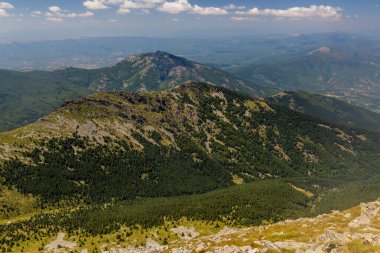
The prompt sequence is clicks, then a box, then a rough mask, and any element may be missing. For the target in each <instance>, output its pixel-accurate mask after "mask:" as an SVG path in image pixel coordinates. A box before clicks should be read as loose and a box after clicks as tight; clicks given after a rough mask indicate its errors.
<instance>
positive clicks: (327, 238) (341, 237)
mask: <svg viewBox="0 0 380 253" xmlns="http://www.w3.org/2000/svg"><path fill="white" fill-rule="evenodd" d="M318 241H319V242H322V243H336V244H339V245H344V244H346V243H348V242H350V241H351V239H350V238H349V235H348V234H342V233H338V232H335V231H333V230H329V229H328V230H326V231H325V232H324V233H323V234H322V235H320V236H319V238H318Z"/></svg>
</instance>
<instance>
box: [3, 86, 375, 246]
mask: <svg viewBox="0 0 380 253" xmlns="http://www.w3.org/2000/svg"><path fill="white" fill-rule="evenodd" d="M0 140H1V141H2V144H3V145H2V146H0V151H1V154H2V163H1V165H0V166H1V167H0V178H1V179H2V184H3V185H4V187H7V188H4V189H3V191H4V190H7V191H8V190H9V191H11V192H12V193H14V194H15V196H16V193H17V194H20V193H22V194H24V195H23V197H25V198H26V199H28V198H30V199H31V201H30V202H27V201H26V199H21V200H20V201H19V202H20V203H27V205H26V208H24V209H22V210H20V212H19V213H20V214H22V213H23V212H25V213H26V212H28V210H30V211H33V209H34V211H41V213H39V214H37V215H33V216H32V217H31V218H30V219H26V220H20V219H17V218H15V222H14V223H11V224H6V225H5V224H4V225H1V226H0V243H1V244H2V245H4V246H5V248H6V249H7V250H8V248H13V249H14V248H17V247H19V246H20V247H22V246H21V245H25V244H24V243H28V242H33V243H38V244H41V245H42V243H44V242H46V241H44V240H46V238H51V237H52V236H54V235H56V234H57V233H58V232H60V231H66V232H67V233H68V234H69V235H75V236H78V237H81V241H82V239H83V238H88V237H93V236H100V235H103V234H114V233H118V231H121V229H124V228H125V227H128V228H132V230H133V233H135V232H136V231H138V232H139V233H140V234H141V231H142V230H144V229H145V228H151V227H158V226H165V224H166V222H174V223H175V222H177V221H178V220H181V219H182V218H187V219H189V220H201V221H204V222H211V223H212V224H219V223H220V224H228V225H233V226H240V225H253V224H255V225H257V224H261V223H268V222H269V223H270V222H274V221H279V220H282V219H287V218H296V217H301V216H308V215H312V214H316V213H320V212H324V211H327V210H331V209H336V208H343V207H346V206H350V205H351V204H352V205H354V204H357V202H358V200H360V199H361V195H362V194H366V195H367V197H366V198H363V199H366V200H367V199H368V200H369V199H372V198H376V197H377V196H378V195H377V193H378V191H377V190H376V189H377V188H378V187H377V186H378V182H379V181H380V180H377V179H376V178H373V179H372V180H373V181H371V180H368V181H365V182H368V185H371V186H369V187H368V188H360V187H356V186H355V185H358V186H359V185H360V183H359V181H362V180H367V178H370V177H373V176H374V175H379V169H378V166H377V165H378V161H379V158H380V157H379V155H378V150H379V146H380V139H379V136H378V135H377V134H375V133H371V132H369V131H366V130H358V129H351V128H345V127H337V126H335V125H333V124H329V123H324V122H321V121H320V120H319V119H317V118H315V117H311V116H307V115H305V114H302V113H299V112H296V111H293V110H290V109H288V108H285V107H281V106H277V105H270V104H267V103H266V102H265V101H262V100H255V99H252V98H249V97H247V96H243V95H240V94H237V93H235V92H232V91H230V90H227V89H223V88H218V87H215V86H212V85H208V84H199V83H194V82H187V83H185V84H182V85H180V86H177V87H175V88H172V89H169V90H167V91H161V92H153V93H123V92H114V93H96V94H92V95H90V96H88V97H86V98H84V99H80V100H73V101H69V102H66V103H65V105H64V106H63V107H62V108H61V109H59V110H57V111H56V112H54V113H53V114H51V115H50V116H48V117H45V118H44V119H43V120H41V121H38V122H36V123H34V124H32V125H29V126H26V127H23V128H20V129H18V130H17V131H12V132H7V133H2V134H0ZM10 140H11V141H10ZM353 178H355V179H356V180H358V182H352V179H353ZM233 184H242V185H239V186H233ZM350 184H352V185H354V186H355V187H352V186H350ZM334 188H336V189H339V191H337V192H335V191H333V190H332V189H334ZM307 191H309V192H307ZM339 192H341V195H339ZM339 198H344V201H343V200H341V201H340V202H341V204H336V203H335V202H336V201H337V199H339ZM52 210H53V211H52ZM54 210H55V211H54ZM2 212H3V213H2V216H3V217H5V215H6V213H5V212H6V210H5V211H4V210H3V211H2ZM14 216H15V213H11V212H9V213H8V217H14ZM26 217H28V216H26ZM215 226H217V225H215ZM128 231H129V230H128ZM128 233H129V232H128ZM123 238H124V236H123ZM165 238H166V237H165ZM161 239H162V243H164V242H168V240H169V239H168V238H166V241H165V240H164V238H161ZM116 240H117V239H116ZM17 244H19V246H17ZM39 247H42V246H39ZM42 248H43V247H42Z"/></svg>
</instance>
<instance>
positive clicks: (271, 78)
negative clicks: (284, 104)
mask: <svg viewBox="0 0 380 253" xmlns="http://www.w3.org/2000/svg"><path fill="white" fill-rule="evenodd" d="M229 71H230V72H231V73H233V74H235V75H237V76H240V77H242V78H245V79H247V80H251V81H253V82H257V83H260V84H261V85H267V86H268V87H272V88H273V89H277V90H280V91H281V90H282V91H283V90H293V91H298V90H304V91H309V92H313V93H318V94H322V95H328V96H334V97H336V98H339V99H341V100H343V101H346V102H348V103H350V104H353V105H359V106H361V107H365V108H367V109H371V110H374V111H376V110H379V108H380V85H379V81H380V57H379V56H378V55H376V54H373V55H371V56H369V55H368V54H365V53H357V52H355V51H346V50H342V49H340V48H333V47H328V46H323V47H320V48H315V49H313V50H309V51H306V52H302V53H295V54H293V55H291V56H288V57H286V58H282V59H278V60H277V61H276V60H273V61H272V62H270V63H265V64H250V65H243V66H240V67H236V68H233V69H230V70H229Z"/></svg>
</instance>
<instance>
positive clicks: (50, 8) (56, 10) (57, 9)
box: [49, 5, 62, 13]
mask: <svg viewBox="0 0 380 253" xmlns="http://www.w3.org/2000/svg"><path fill="white" fill-rule="evenodd" d="M61 10H62V9H61V7H59V6H56V5H55V6H50V7H49V11H51V12H54V13H57V12H60V11H61Z"/></svg>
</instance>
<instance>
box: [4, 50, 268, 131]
mask: <svg viewBox="0 0 380 253" xmlns="http://www.w3.org/2000/svg"><path fill="white" fill-rule="evenodd" d="M187 80H194V81H199V82H207V83H211V84H214V85H218V86H222V87H226V88H229V89H231V90H235V91H239V92H242V93H246V94H250V95H252V96H260V95H262V94H264V91H263V89H262V88H261V87H260V86H258V85H256V84H254V83H252V82H249V81H246V80H244V79H241V78H237V77H235V76H233V75H231V74H229V73H227V72H224V71H222V70H219V69H216V68H213V67H209V66H206V65H203V64H200V63H196V62H193V61H190V60H187V59H185V58H181V57H177V56H174V55H171V54H168V53H165V52H160V51H157V52H155V53H147V54H142V55H136V56H130V57H128V58H126V59H124V60H123V61H121V62H119V63H118V64H116V65H115V66H113V67H107V68H100V69H92V70H87V69H78V68H65V69H61V70H56V71H51V72H49V71H29V72H17V71H8V70H2V71H0V97H1V98H2V100H1V102H0V131H4V130H10V129H14V128H16V127H18V126H21V125H25V124H28V123H30V122H33V121H35V120H36V119H38V118H39V117H41V116H43V115H45V114H48V113H50V112H51V111H53V110H54V109H57V108H58V107H59V106H60V105H61V104H62V103H63V101H65V100H68V99H73V98H78V97H83V96H85V95H88V94H90V93H92V92H94V91H138V90H146V91H148V90H163V89H168V88H170V87H173V86H175V85H177V84H179V83H181V82H185V81H187Z"/></svg>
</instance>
